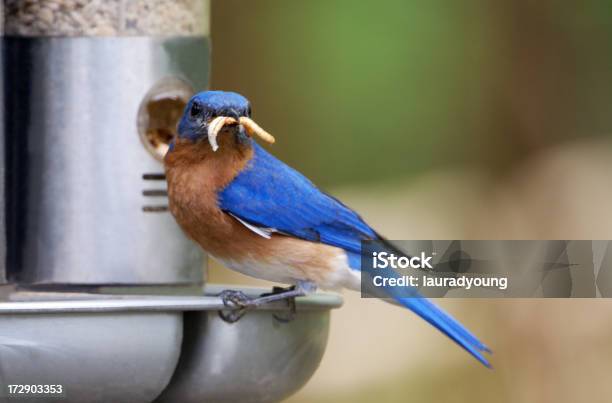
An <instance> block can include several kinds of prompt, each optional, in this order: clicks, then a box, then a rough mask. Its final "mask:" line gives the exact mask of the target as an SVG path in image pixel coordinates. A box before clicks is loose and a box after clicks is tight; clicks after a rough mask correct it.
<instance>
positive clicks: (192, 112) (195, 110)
mask: <svg viewBox="0 0 612 403" xmlns="http://www.w3.org/2000/svg"><path fill="white" fill-rule="evenodd" d="M201 113H202V105H200V104H199V103H197V102H194V103H193V104H191V109H189V116H191V117H192V118H195V117H196V116H199V115H200V114H201Z"/></svg>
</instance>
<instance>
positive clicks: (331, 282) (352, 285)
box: [211, 252, 361, 291]
mask: <svg viewBox="0 0 612 403" xmlns="http://www.w3.org/2000/svg"><path fill="white" fill-rule="evenodd" d="M211 256H212V255H211ZM212 257H213V258H214V259H215V260H217V261H218V262H219V263H221V264H223V265H224V266H226V267H228V268H230V269H232V270H235V271H237V272H240V273H242V274H246V275H247V276H251V277H255V278H259V279H262V280H268V281H273V282H277V283H283V284H291V285H294V284H296V283H297V282H298V281H311V282H314V283H316V284H317V286H318V287H319V288H322V289H341V288H348V289H351V290H355V291H359V290H360V289H361V272H359V271H357V270H352V269H351V268H350V267H349V265H348V259H347V257H346V254H345V253H344V252H341V253H339V254H338V255H337V256H336V257H335V258H334V259H332V261H330V262H328V267H326V268H324V269H321V268H312V271H309V270H307V269H304V268H301V269H300V268H297V267H293V266H291V265H290V264H288V263H287V262H286V261H284V260H283V259H280V258H271V259H268V260H267V261H265V262H262V261H260V260H256V259H248V258H247V259H242V260H240V261H238V260H232V259H219V258H217V257H215V256H212ZM309 272H311V273H318V275H317V276H309ZM321 272H324V273H325V275H324V276H321V275H320V273H321Z"/></svg>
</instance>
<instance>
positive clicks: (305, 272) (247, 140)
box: [164, 90, 491, 367]
mask: <svg viewBox="0 0 612 403" xmlns="http://www.w3.org/2000/svg"><path fill="white" fill-rule="evenodd" d="M255 138H257V139H258V140H261V141H263V142H266V143H270V144H272V143H274V141H275V138H274V137H273V136H272V135H271V134H269V133H268V132H266V131H265V130H264V129H262V128H261V127H260V126H259V125H258V124H257V123H256V122H255V121H254V120H253V118H252V110H251V104H250V102H249V101H248V100H247V99H246V98H245V97H244V96H242V95H240V94H238V93H236V92H229V91H212V90H211V91H203V92H200V93H197V94H196V95H194V96H193V97H192V98H191V99H190V100H189V101H188V102H187V104H186V106H185V110H184V112H183V115H182V117H181V119H180V121H179V122H178V125H177V134H176V136H175V137H174V139H173V140H172V142H171V143H170V146H169V150H168V152H167V153H166V155H165V157H164V167H165V174H166V180H167V186H168V200H169V210H170V212H171V213H172V215H173V216H174V218H175V220H176V222H177V223H178V224H179V226H180V227H181V228H182V230H183V231H184V232H185V234H186V235H187V236H188V237H189V238H191V239H192V240H193V241H195V242H196V243H197V244H199V245H200V246H201V247H202V249H203V250H204V251H205V252H206V253H207V254H208V255H209V256H211V257H212V258H213V259H215V260H217V261H218V262H220V263H221V264H223V265H224V266H226V267H228V268H230V269H233V270H236V271H238V272H241V273H243V274H246V275H249V276H252V277H255V278H259V279H264V280H269V281H273V282H276V283H283V284H288V285H291V286H292V287H291V288H289V289H284V290H283V291H282V292H278V293H275V294H271V295H265V296H260V297H247V296H246V295H244V294H243V293H241V292H240V291H235V290H225V291H223V292H222V293H221V297H222V298H223V300H224V303H227V304H228V305H229V304H233V305H234V306H240V307H242V308H249V307H255V306H258V305H261V304H264V303H268V302H271V301H276V300H281V299H287V298H295V297H298V296H303V295H307V294H310V293H313V292H315V291H316V290H317V289H319V288H321V289H343V288H345V289H350V290H360V289H361V268H360V265H361V256H360V253H361V242H362V241H364V240H374V241H381V242H385V239H384V238H383V237H382V236H381V235H379V234H378V233H377V232H376V231H375V230H374V229H373V228H372V227H371V226H370V225H368V224H367V223H366V222H365V220H364V219H362V218H361V216H359V215H358V214H357V213H356V212H355V211H353V210H352V209H350V208H349V207H347V206H346V205H345V204H343V203H342V202H341V201H339V200H338V199H336V198H334V197H332V196H331V195H329V194H327V193H325V192H323V191H322V190H320V189H319V188H318V187H317V186H315V185H314V184H313V183H312V182H311V181H310V180H309V179H308V178H306V177H305V176H304V175H302V174H301V173H299V172H298V171H297V170H295V169H293V168H291V167H290V166H288V165H287V164H285V163H284V162H282V161H280V160H279V159H277V158H276V157H274V156H273V155H272V154H271V153H269V152H268V151H266V149H264V148H263V147H262V146H261V145H259V144H258V142H257V141H255ZM391 297H392V298H393V299H394V300H395V301H394V302H395V303H396V304H398V305H401V306H403V307H405V308H408V309H410V310H412V311H413V312H414V313H416V314H417V315H418V316H420V317H421V318H423V319H424V320H426V321H427V322H429V323H430V324H431V325H433V326H434V327H436V328H437V329H439V330H440V331H441V332H442V333H444V334H446V335H447V336H448V337H450V338H451V339H452V340H453V341H455V342H456V343H457V344H458V345H459V346H461V347H463V348H464V349H465V350H467V351H468V352H469V353H470V354H471V355H472V356H474V357H475V358H476V359H477V360H478V361H480V362H481V363H482V364H484V365H485V366H487V367H490V363H489V361H488V359H487V357H486V356H485V353H490V352H491V350H490V349H489V348H488V347H487V346H485V345H484V344H483V343H482V342H481V341H480V340H478V339H477V338H476V337H475V336H474V335H473V334H472V333H471V332H470V331H468V330H467V329H466V328H465V327H464V326H463V325H461V324H460V323H459V322H458V321H456V320H455V319H454V318H452V317H451V316H450V315H449V314H447V313H445V312H444V311H443V310H442V309H440V308H439V307H437V306H436V305H435V304H434V303H432V302H431V301H429V300H428V299H426V298H424V297H421V296H416V297H413V298H407V297H403V296H397V295H392V296H391Z"/></svg>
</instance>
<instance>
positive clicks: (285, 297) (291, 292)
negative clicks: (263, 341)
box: [219, 282, 317, 323]
mask: <svg viewBox="0 0 612 403" xmlns="http://www.w3.org/2000/svg"><path fill="white" fill-rule="evenodd" d="M316 288H317V287H316V284H314V283H310V282H298V284H297V286H293V287H289V288H281V287H274V288H273V289H272V292H271V293H266V294H262V295H260V296H259V297H257V298H250V297H248V296H247V295H246V294H244V293H243V292H242V291H236V290H224V291H222V292H221V294H219V296H220V297H221V300H222V301H223V305H225V306H226V307H228V308H230V309H231V310H230V311H229V312H226V311H219V316H220V317H221V319H223V320H224V321H225V322H229V323H235V322H237V321H238V320H239V319H240V318H242V317H243V316H244V314H245V313H246V311H247V310H249V309H253V308H257V307H259V306H261V305H264V304H268V303H270V302H275V301H286V302H287V304H288V305H289V314H288V315H287V316H280V315H277V314H275V315H274V317H275V318H276V319H278V320H279V321H282V322H289V321H291V320H293V319H294V318H295V312H296V308H295V297H301V296H304V295H306V294H309V293H311V292H314V291H315V290H316Z"/></svg>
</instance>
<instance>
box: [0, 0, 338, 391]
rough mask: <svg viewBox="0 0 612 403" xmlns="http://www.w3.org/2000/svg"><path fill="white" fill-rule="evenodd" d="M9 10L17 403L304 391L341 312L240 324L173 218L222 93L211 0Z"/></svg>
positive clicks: (0, 222)
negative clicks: (196, 98) (187, 169)
mask: <svg viewBox="0 0 612 403" xmlns="http://www.w3.org/2000/svg"><path fill="white" fill-rule="evenodd" d="M0 11H2V14H1V16H0V21H1V23H2V24H3V28H4V31H3V32H4V33H3V37H2V43H1V44H0V46H2V49H0V50H1V52H0V55H2V58H3V59H2V66H3V74H2V75H1V76H0V80H1V81H0V83H1V84H2V88H3V91H0V102H2V104H3V105H4V108H2V112H0V114H1V115H0V117H1V118H2V119H0V140H2V141H0V156H2V158H1V159H0V178H2V179H3V180H2V181H1V182H0V229H1V231H0V401H4V399H8V396H7V394H6V392H7V390H6V385H8V384H11V383H12V384H24V383H28V384H60V385H63V386H64V389H63V390H64V394H63V395H62V399H63V400H62V401H67V402H82V401H89V402H123V401H125V402H150V401H153V400H155V401H158V402H165V401H167V402H174V401H182V402H200V401H253V402H264V401H276V400H279V399H282V398H284V397H286V396H288V395H289V394H291V393H293V392H294V391H295V390H297V389H298V388H299V387H300V386H301V385H303V384H304V383H305V382H306V381H307V380H308V378H309V377H310V376H311V375H312V373H313V372H314V371H315V369H316V367H317V365H318V363H319V360H320V359H321V356H322V354H323V351H324V349H325V345H326V338H327V332H328V328H329V310H330V309H332V308H334V307H337V306H339V305H340V304H341V299H340V298H339V297H337V296H333V295H325V294H318V295H314V296H311V297H307V298H301V299H298V301H297V305H296V306H297V315H295V318H294V319H293V320H291V321H289V322H286V321H284V320H282V319H280V318H279V315H280V316H282V314H283V313H286V312H287V310H288V307H287V306H285V305H283V304H272V305H269V306H264V307H262V308H261V309H258V310H255V311H253V312H249V313H248V314H247V315H246V316H245V317H244V318H243V319H241V320H240V321H238V322H237V323H234V324H229V323H225V322H223V321H222V320H221V319H219V317H218V316H217V313H218V311H219V310H221V309H223V308H224V306H223V303H222V302H221V300H220V299H219V298H218V297H217V296H216V295H217V294H218V292H220V290H221V288H219V287H214V286H211V285H205V284H204V283H205V281H204V280H205V277H206V276H205V273H206V267H205V264H204V259H203V255H202V253H201V252H200V250H199V248H198V247H197V246H196V245H194V244H193V243H192V242H191V241H189V240H188V239H187V238H186V237H185V236H184V235H183V233H182V232H181V230H180V229H179V227H178V226H177V224H176V223H175V222H174V220H173V218H172V217H171V215H170V213H169V212H168V211H167V196H166V187H165V186H166V185H165V181H164V176H163V165H162V162H161V160H162V158H163V155H164V153H165V152H166V150H167V148H168V144H169V142H170V140H171V139H172V136H173V135H174V132H175V127H176V122H177V121H178V119H179V117H180V115H181V113H182V111H183V108H184V105H185V103H186V102H187V100H188V99H189V97H190V96H191V95H192V94H193V93H194V92H195V91H198V90H202V89H204V88H206V87H207V85H208V73H209V62H210V60H209V53H210V52H209V48H210V46H209V40H208V37H209V29H208V21H209V3H208V1H205V0H181V1H170V0H105V1H101V0H40V1H36V0H3V1H0ZM2 284H4V285H2ZM153 291H155V295H151V294H153ZM265 291H266V290H245V292H247V293H251V294H253V295H259V294H261V293H263V292H265ZM135 294H148V295H139V296H135ZM26 397H27V396H26ZM156 399H157V400H156ZM26 400H27V399H26ZM33 400H35V401H41V400H40V398H33Z"/></svg>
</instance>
